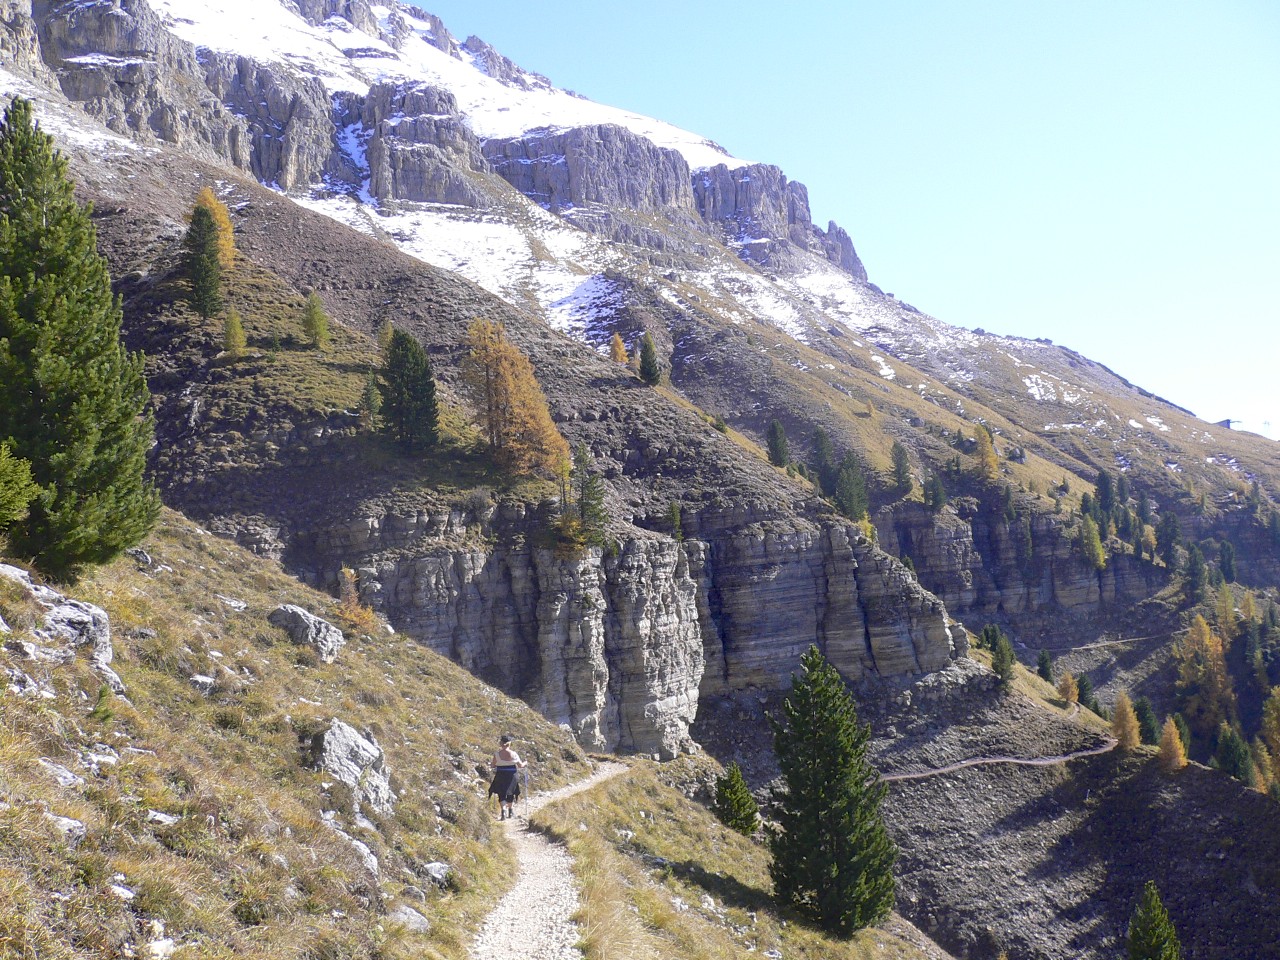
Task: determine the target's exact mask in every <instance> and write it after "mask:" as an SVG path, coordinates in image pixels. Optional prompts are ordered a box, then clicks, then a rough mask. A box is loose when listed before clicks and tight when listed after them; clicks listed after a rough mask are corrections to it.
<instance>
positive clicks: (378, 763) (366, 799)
mask: <svg viewBox="0 0 1280 960" xmlns="http://www.w3.org/2000/svg"><path fill="white" fill-rule="evenodd" d="M311 762H312V764H313V765H314V766H315V767H316V768H318V769H320V770H323V771H324V772H325V773H327V774H329V775H330V776H331V777H333V778H334V779H335V780H337V781H338V782H339V783H343V784H346V785H347V786H348V787H350V788H351V792H352V794H353V795H354V796H355V799H356V802H357V803H361V802H363V803H367V804H369V806H371V807H372V808H373V809H374V810H377V811H378V812H379V813H383V814H385V813H390V812H391V808H392V805H393V804H394V803H395V795H394V794H393V793H392V792H391V771H390V770H389V769H388V767H387V760H386V756H385V755H384V754H383V752H382V748H381V747H379V746H378V742H377V741H376V740H374V739H373V737H366V736H362V735H361V734H360V733H358V732H357V731H356V729H355V727H353V726H351V725H350V724H347V723H343V722H342V721H341V720H339V719H337V718H336V717H335V718H334V719H333V721H332V722H331V723H330V724H329V729H327V730H324V731H322V732H320V733H317V734H316V735H315V736H314V737H312V739H311Z"/></svg>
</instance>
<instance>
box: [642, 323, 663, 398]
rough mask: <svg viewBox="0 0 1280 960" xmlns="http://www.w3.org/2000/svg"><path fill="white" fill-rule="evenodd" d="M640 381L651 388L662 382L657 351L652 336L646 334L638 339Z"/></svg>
mask: <svg viewBox="0 0 1280 960" xmlns="http://www.w3.org/2000/svg"><path fill="white" fill-rule="evenodd" d="M640 379H641V380H643V381H644V382H645V383H647V384H648V385H649V386H651V387H656V386H657V385H658V384H659V383H661V382H662V367H660V366H659V365H658V349H657V347H655V346H654V345H653V337H652V335H650V334H648V333H646V334H645V335H644V336H643V337H641V338H640Z"/></svg>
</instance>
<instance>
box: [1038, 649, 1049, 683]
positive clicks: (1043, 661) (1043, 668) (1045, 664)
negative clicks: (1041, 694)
mask: <svg viewBox="0 0 1280 960" xmlns="http://www.w3.org/2000/svg"><path fill="white" fill-rule="evenodd" d="M1036 673H1037V674H1039V676H1040V679H1041V680H1043V681H1045V683H1053V656H1052V655H1051V654H1050V653H1049V651H1048V650H1041V651H1040V659H1039V660H1037V661H1036Z"/></svg>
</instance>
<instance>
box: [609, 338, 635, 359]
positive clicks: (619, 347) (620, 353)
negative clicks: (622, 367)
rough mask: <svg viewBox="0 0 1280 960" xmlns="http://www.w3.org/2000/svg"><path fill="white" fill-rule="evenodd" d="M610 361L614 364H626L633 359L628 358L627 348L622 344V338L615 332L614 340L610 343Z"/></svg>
mask: <svg viewBox="0 0 1280 960" xmlns="http://www.w3.org/2000/svg"><path fill="white" fill-rule="evenodd" d="M609 359H610V360H612V361H613V362H614V363H623V364H625V363H626V362H627V361H628V360H630V359H631V358H630V357H628V356H627V346H626V344H624V343H623V342H622V337H620V336H618V334H617V333H616V332H615V333H614V335H613V339H612V340H610V341H609Z"/></svg>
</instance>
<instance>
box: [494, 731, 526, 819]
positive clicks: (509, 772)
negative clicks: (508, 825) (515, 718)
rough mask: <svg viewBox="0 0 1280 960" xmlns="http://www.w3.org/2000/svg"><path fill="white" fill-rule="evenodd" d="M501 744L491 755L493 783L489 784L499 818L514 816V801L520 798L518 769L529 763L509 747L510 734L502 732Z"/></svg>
mask: <svg viewBox="0 0 1280 960" xmlns="http://www.w3.org/2000/svg"><path fill="white" fill-rule="evenodd" d="M500 743H501V746H500V747H499V749H498V752H497V753H495V754H494V755H493V766H494V768H495V769H494V773H493V783H491V784H490V785H489V795H490V796H492V795H493V794H495V793H496V794H497V795H498V803H499V804H500V805H501V808H502V813H501V815H500V816H499V817H498V819H499V820H506V819H507V818H508V817H514V816H515V812H514V810H515V802H516V800H518V799H519V798H520V769H521V768H522V767H527V766H528V765H529V764H528V762H527V761H525V760H521V759H520V754H518V753H516V752H515V751H514V750H512V749H511V735H510V734H507V733H504V734H503V735H502V738H501V740H500Z"/></svg>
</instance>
